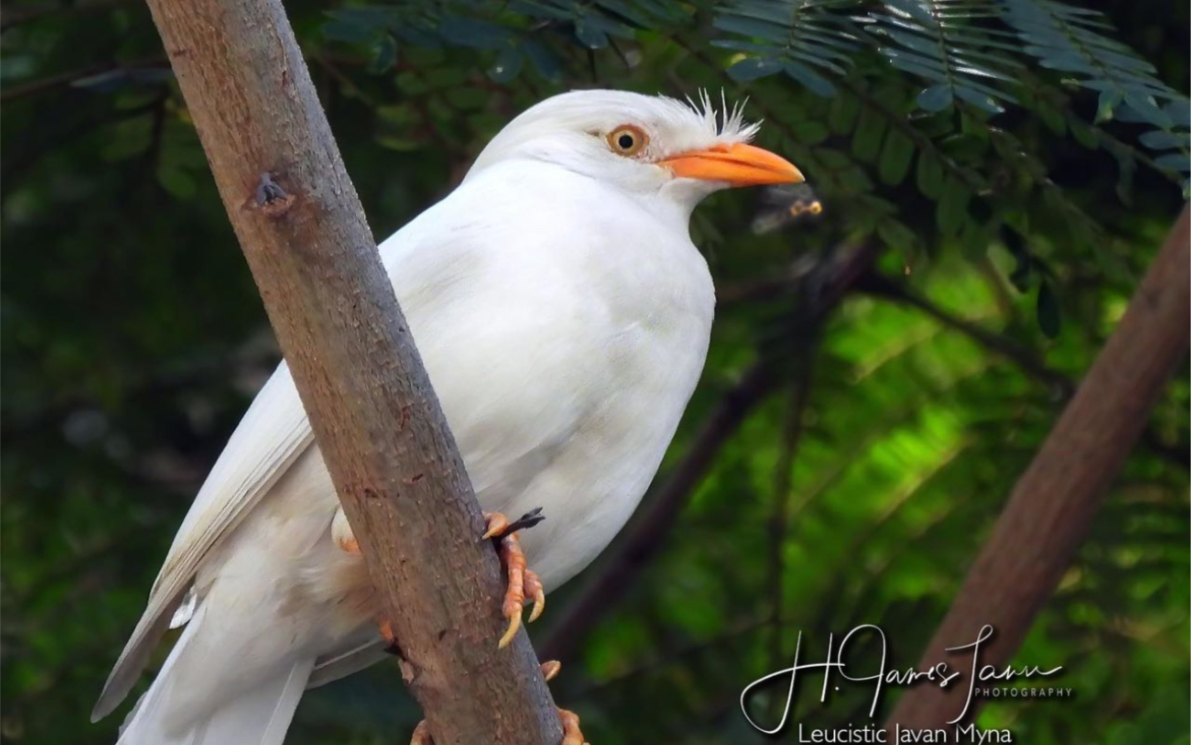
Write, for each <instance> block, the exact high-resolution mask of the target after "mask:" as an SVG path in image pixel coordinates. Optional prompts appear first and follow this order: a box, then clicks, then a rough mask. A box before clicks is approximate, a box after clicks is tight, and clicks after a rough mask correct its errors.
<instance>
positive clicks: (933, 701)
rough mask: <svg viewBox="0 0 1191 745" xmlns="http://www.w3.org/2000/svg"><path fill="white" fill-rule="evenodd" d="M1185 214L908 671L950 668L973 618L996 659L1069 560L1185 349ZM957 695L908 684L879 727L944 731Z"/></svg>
mask: <svg viewBox="0 0 1191 745" xmlns="http://www.w3.org/2000/svg"><path fill="white" fill-rule="evenodd" d="M1189 216H1191V211H1189V209H1188V208H1187V207H1184V209H1183V212H1182V214H1181V215H1180V217H1179V219H1178V221H1177V222H1176V224H1175V226H1174V229H1173V230H1172V232H1171V234H1170V236H1169V237H1167V239H1166V242H1165V244H1164V245H1163V247H1162V250H1161V252H1160V253H1159V254H1158V257H1157V258H1156V259H1155V260H1154V263H1153V264H1152V265H1151V266H1150V269H1149V271H1148V272H1147V274H1146V276H1145V278H1144V279H1143V280H1142V282H1141V285H1140V286H1139V287H1138V289H1137V292H1136V293H1135V294H1134V296H1133V300H1132V301H1131V302H1130V304H1129V309H1128V310H1127V311H1126V313H1125V316H1124V317H1123V318H1122V319H1121V322H1120V324H1119V325H1118V326H1117V329H1116V331H1115V332H1114V333H1113V335H1112V337H1111V338H1109V340H1108V343H1107V344H1105V346H1104V349H1103V350H1101V352H1100V354H1099V355H1098V356H1097V358H1096V361H1095V362H1094V363H1093V365H1092V368H1091V369H1090V370H1089V371H1088V374H1087V375H1086V376H1085V377H1084V380H1083V382H1082V383H1081V384H1080V386H1079V389H1078V390H1077V391H1076V393H1075V396H1074V397H1073V398H1072V399H1071V403H1070V404H1069V405H1068V406H1067V408H1066V410H1064V412H1063V414H1062V416H1061V417H1060V418H1059V421H1058V422H1057V423H1056V424H1055V427H1054V429H1053V430H1051V433H1050V435H1049V436H1048V437H1047V439H1046V442H1045V443H1043V445H1042V448H1041V449H1040V450H1039V451H1038V453H1037V455H1035V457H1034V460H1033V462H1032V463H1031V464H1030V466H1029V468H1027V469H1026V472H1025V473H1024V474H1023V475H1022V477H1021V479H1019V480H1018V482H1017V485H1016V486H1015V487H1014V489H1013V493H1012V494H1011V495H1010V497H1009V503H1008V504H1007V505H1006V507H1005V511H1004V512H1003V513H1001V516H1000V518H999V519H998V520H997V523H996V526H995V527H994V529H993V533H992V536H991V537H990V538H989V540H988V542H987V543H986V544H985V546H984V549H983V550H982V551H981V552H980V556H979V557H978V558H977V559H976V561H975V563H974V564H973V565H972V568H971V570H970V571H969V572H968V576H967V579H966V580H965V581H964V585H963V587H962V588H961V589H960V591H959V594H958V596H957V597H956V599H955V602H954V603H953V604H952V606H951V610H950V611H949V612H948V613H947V617H946V618H945V619H944V620H943V623H942V624H941V625H940V626H939V628H938V630H937V631H936V632H935V635H934V638H933V639H931V641H930V643H929V644H928V645H927V651H926V653H925V654H924V655H923V657H922V661H921V662H920V663H919V668H918V669H922V670H924V669H926V668H927V667H930V666H932V665H934V664H935V663H937V662H942V661H947V662H949V664H951V663H955V661H956V660H955V659H954V658H951V657H949V655H948V653H947V652H946V651H945V650H946V648H947V647H952V646H957V645H962V644H967V643H970V642H971V641H973V640H974V639H976V636H977V633H978V632H979V631H980V629H981V627H982V626H983V625H984V624H992V626H993V627H994V628H995V629H996V634H995V636H994V637H993V638H992V639H991V640H990V641H989V642H986V643H985V645H984V646H983V647H982V648H981V650H982V653H981V664H982V665H993V666H995V667H997V668H1000V667H1002V666H1004V665H1005V664H1006V663H1007V662H1008V661H1009V660H1010V659H1011V658H1012V656H1013V654H1014V653H1015V652H1016V651H1017V648H1018V646H1019V645H1020V644H1021V641H1022V640H1023V639H1024V638H1025V636H1026V633H1027V632H1028V631H1029V629H1030V625H1031V624H1032V622H1033V620H1034V616H1035V615H1037V613H1038V611H1039V609H1040V608H1041V607H1042V605H1043V604H1044V603H1045V602H1046V600H1047V599H1048V598H1049V597H1050V595H1051V593H1052V592H1053V591H1054V588H1055V586H1056V585H1057V584H1058V581H1059V579H1060V577H1062V575H1063V573H1064V572H1065V571H1066V570H1067V567H1068V566H1069V565H1070V563H1071V560H1072V558H1073V557H1074V555H1075V551H1076V549H1078V547H1079V545H1080V543H1081V542H1082V541H1083V539H1084V537H1085V536H1086V534H1087V531H1088V528H1089V526H1090V524H1091V521H1092V517H1093V516H1094V515H1095V513H1096V510H1097V509H1098V508H1099V506H1100V503H1101V501H1102V497H1103V495H1104V493H1105V491H1107V489H1108V487H1109V485H1110V483H1111V482H1112V479H1113V478H1114V476H1115V475H1116V474H1117V472H1118V471H1119V470H1120V468H1121V466H1122V465H1123V463H1124V461H1125V458H1126V457H1127V456H1128V454H1129V451H1130V450H1131V449H1132V447H1133V445H1134V443H1136V441H1137V439H1138V437H1139V436H1140V435H1141V432H1142V429H1143V428H1144V427H1145V424H1146V419H1147V414H1148V413H1149V411H1150V409H1151V408H1152V407H1153V405H1154V403H1155V402H1156V401H1157V399H1158V397H1159V395H1160V394H1161V392H1162V389H1163V388H1164V386H1165V383H1166V380H1167V378H1168V377H1169V375H1170V373H1171V371H1172V369H1173V368H1174V367H1175V365H1176V364H1178V363H1179V362H1180V361H1181V360H1182V359H1183V358H1184V357H1185V356H1186V354H1187V350H1188V335H1189V333H1191V328H1189V324H1188V307H1189V305H1191V282H1189V279H1188V274H1189V272H1191V261H1189V254H1191V246H1189V243H1188V228H1189V227H1191V217H1189ZM967 654H970V652H968V653H967ZM966 692H967V689H966V686H962V685H961V686H949V687H948V688H946V689H943V688H939V687H938V686H917V687H915V688H913V689H911V690H909V691H907V692H906V694H905V695H904V696H902V698H901V700H900V701H899V702H898V705H897V707H896V708H895V709H894V711H893V714H892V716H890V718H889V721H888V722H887V723H886V726H887V727H892V726H893V725H894V724H895V723H896V724H899V725H901V726H902V727H903V728H912V729H920V728H928V727H940V726H944V725H945V724H946V723H947V722H948V721H950V720H952V719H954V718H955V717H957V716H958V715H959V714H960V712H961V711H962V710H963V707H964V703H965V699H966ZM972 713H973V712H971V711H969V712H968V716H971V714H972Z"/></svg>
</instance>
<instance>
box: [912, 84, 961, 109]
mask: <svg viewBox="0 0 1191 745" xmlns="http://www.w3.org/2000/svg"><path fill="white" fill-rule="evenodd" d="M915 101H917V103H918V105H919V106H920V107H922V108H923V109H925V110H926V111H942V110H943V109H945V108H947V107H948V106H950V105H951V104H952V102H953V101H954V99H953V98H952V96H951V88H949V87H948V86H946V85H932V86H931V87H929V88H926V89H924V90H923V91H922V92H921V93H919V94H918V98H917V99H915Z"/></svg>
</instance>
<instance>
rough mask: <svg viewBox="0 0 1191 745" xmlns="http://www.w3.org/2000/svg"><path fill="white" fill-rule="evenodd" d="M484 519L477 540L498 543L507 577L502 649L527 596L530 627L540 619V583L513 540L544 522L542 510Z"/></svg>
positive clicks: (493, 514)
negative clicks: (506, 622)
mask: <svg viewBox="0 0 1191 745" xmlns="http://www.w3.org/2000/svg"><path fill="white" fill-rule="evenodd" d="M484 519H486V520H487V521H488V529H487V530H486V531H485V532H484V535H483V536H482V537H481V538H482V539H488V538H495V539H498V540H499V549H500V561H501V563H502V564H504V567H505V573H506V574H507V575H508V582H509V584H508V588H507V589H506V590H505V600H504V604H503V605H502V606H501V613H503V614H504V617H505V618H507V619H509V627H508V629H506V630H505V633H504V636H502V637H501V638H500V644H499V645H498V646H499V647H500V648H501V649H504V648H505V647H507V646H509V643H510V642H512V641H513V637H514V636H516V635H517V629H519V628H521V609H522V608H523V607H524V605H525V600H526V596H527V595H528V597H529V599H530V600H533V610H532V611H531V612H530V614H529V621H530V623H533V622H534V621H536V620H538V616H540V615H542V611H543V610H545V608H546V591H545V590H544V589H542V581H541V580H540V579H538V575H536V574H534V573H533V571H532V570H530V569H528V568H527V567H526V565H525V554H524V553H522V551H521V541H520V539H519V538H518V537H517V532H518V530H520V529H521V528H531V527H533V526H534V525H537V524H538V523H540V522H541V521H542V520H545V519H546V518H544V517H542V508H541V507H539V508H538V509H536V510H533V511H532V512H529V513H526V514H525V515H523V516H522V517H521V519H519V520H517V521H516V522H513V523H510V522H509V519H508V518H507V517H505V516H504V515H502V514H500V513H499V512H485V513H484ZM567 745H570V743H568V744H567Z"/></svg>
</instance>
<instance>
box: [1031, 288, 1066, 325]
mask: <svg viewBox="0 0 1191 745" xmlns="http://www.w3.org/2000/svg"><path fill="white" fill-rule="evenodd" d="M1035 315H1036V316H1037V318H1038V327H1039V328H1041V329H1042V333H1044V334H1046V335H1047V336H1048V337H1050V338H1051V339H1054V338H1056V337H1058V335H1059V332H1060V331H1061V330H1062V326H1063V324H1062V317H1061V314H1060V312H1059V299H1058V297H1056V296H1055V292H1054V290H1053V289H1051V286H1050V282H1047V281H1046V280H1043V281H1042V282H1040V283H1039V284H1038V302H1037V304H1036V306H1035Z"/></svg>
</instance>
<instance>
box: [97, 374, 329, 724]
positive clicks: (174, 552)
mask: <svg viewBox="0 0 1191 745" xmlns="http://www.w3.org/2000/svg"><path fill="white" fill-rule="evenodd" d="M313 442H314V435H313V434H312V433H311V430H310V422H309V420H308V419H307V418H306V411H305V409H303V407H302V402H301V399H299V397H298V391H297V388H295V387H294V382H293V378H292V377H291V376H290V371H289V367H288V366H287V365H286V364H285V363H284V362H282V363H281V365H279V366H278V368H277V370H276V371H275V372H274V373H273V375H272V377H270V378H269V381H268V382H267V383H266V384H265V387H264V388H262V389H261V391H260V393H259V394H257V397H256V399H255V400H254V401H253V402H252V406H251V407H249V409H248V412H247V413H246V414H245V415H244V418H243V419H242V420H241V421H240V424H239V426H237V427H236V431H235V432H234V433H233V434H232V437H231V439H230V440H229V441H228V444H227V447H226V448H224V450H223V453H222V454H221V455H220V456H219V460H217V461H216V463H215V467H214V468H212V469H211V473H210V474H209V475H208V476H207V480H206V481H205V482H204V483H203V487H202V489H200V490H199V493H198V496H197V497H195V500H194V504H192V505H191V507H190V511H189V512H188V513H187V514H186V519H185V520H184V521H183V522H182V527H181V528H179V529H178V534H177V535H176V536H175V537H174V543H173V545H172V546H171V547H170V551H169V554H168V556H167V557H166V560H165V563H164V565H163V566H162V568H161V572H160V573H159V574H158V575H157V581H156V582H155V583H154V584H153V589H152V590H151V591H150V593H149V601H148V604H147V606H146V608H145V612H144V615H142V616H141V620H140V622H139V623H138V624H137V626H136V629H135V630H134V631H133V632H132V636H131V637H130V638H129V640H128V643H127V644H126V645H125V647H124V651H123V652H122V653H121V655H120V659H119V660H117V662H116V666H115V668H114V669H113V670H112V674H111V675H110V676H109V677H108V681H107V684H106V685H105V686H104V689H103V693H102V694H100V697H99V701H98V702H97V703H96V705H95V710H94V712H93V713H92V717H93V718H95V719H98V718H99V717H102V716H105V715H106V714H107V713H109V712H110V711H111V710H112V709H114V708H115V707H116V706H117V705H118V704H119V703H120V701H122V700H123V699H124V697H125V696H126V695H128V691H129V689H130V688H131V687H132V685H133V683H135V682H136V679H137V678H138V677H139V676H140V673H141V670H142V669H143V668H144V666H145V663H146V661H147V660H148V656H149V653H150V651H151V650H152V649H153V647H154V645H155V644H156V643H157V641H158V640H159V639H160V638H161V635H162V634H163V633H164V632H165V630H166V629H167V628H168V626H169V620H170V616H171V615H172V614H173V613H174V611H175V610H176V609H177V607H178V604H179V603H180V602H181V600H182V597H183V596H184V594H185V593H186V591H187V589H188V588H189V587H190V585H191V583H192V582H193V581H194V576H195V572H196V571H197V570H198V568H199V565H200V564H201V563H202V560H203V557H205V556H206V555H207V553H208V552H209V551H210V550H211V549H212V547H214V546H215V545H216V544H217V543H218V542H219V540H220V538H222V537H223V536H225V535H227V533H228V532H229V531H230V530H231V529H232V528H234V527H235V526H236V525H237V524H239V522H240V520H241V519H242V518H243V516H244V514H245V513H246V512H247V511H248V510H249V509H251V508H252V507H253V506H254V505H255V504H256V503H257V502H258V501H260V499H261V497H263V496H264V495H265V494H266V493H267V492H268V491H269V488H270V487H271V486H272V485H273V484H274V483H275V482H276V481H277V479H278V478H280V477H281V475H282V474H283V473H285V471H286V469H287V468H288V467H289V466H290V464H291V463H293V462H294V460H295V459H296V458H297V457H298V456H299V455H301V454H302V452H303V451H305V450H306V448H307V447H309V446H310V445H311V443H313Z"/></svg>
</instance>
